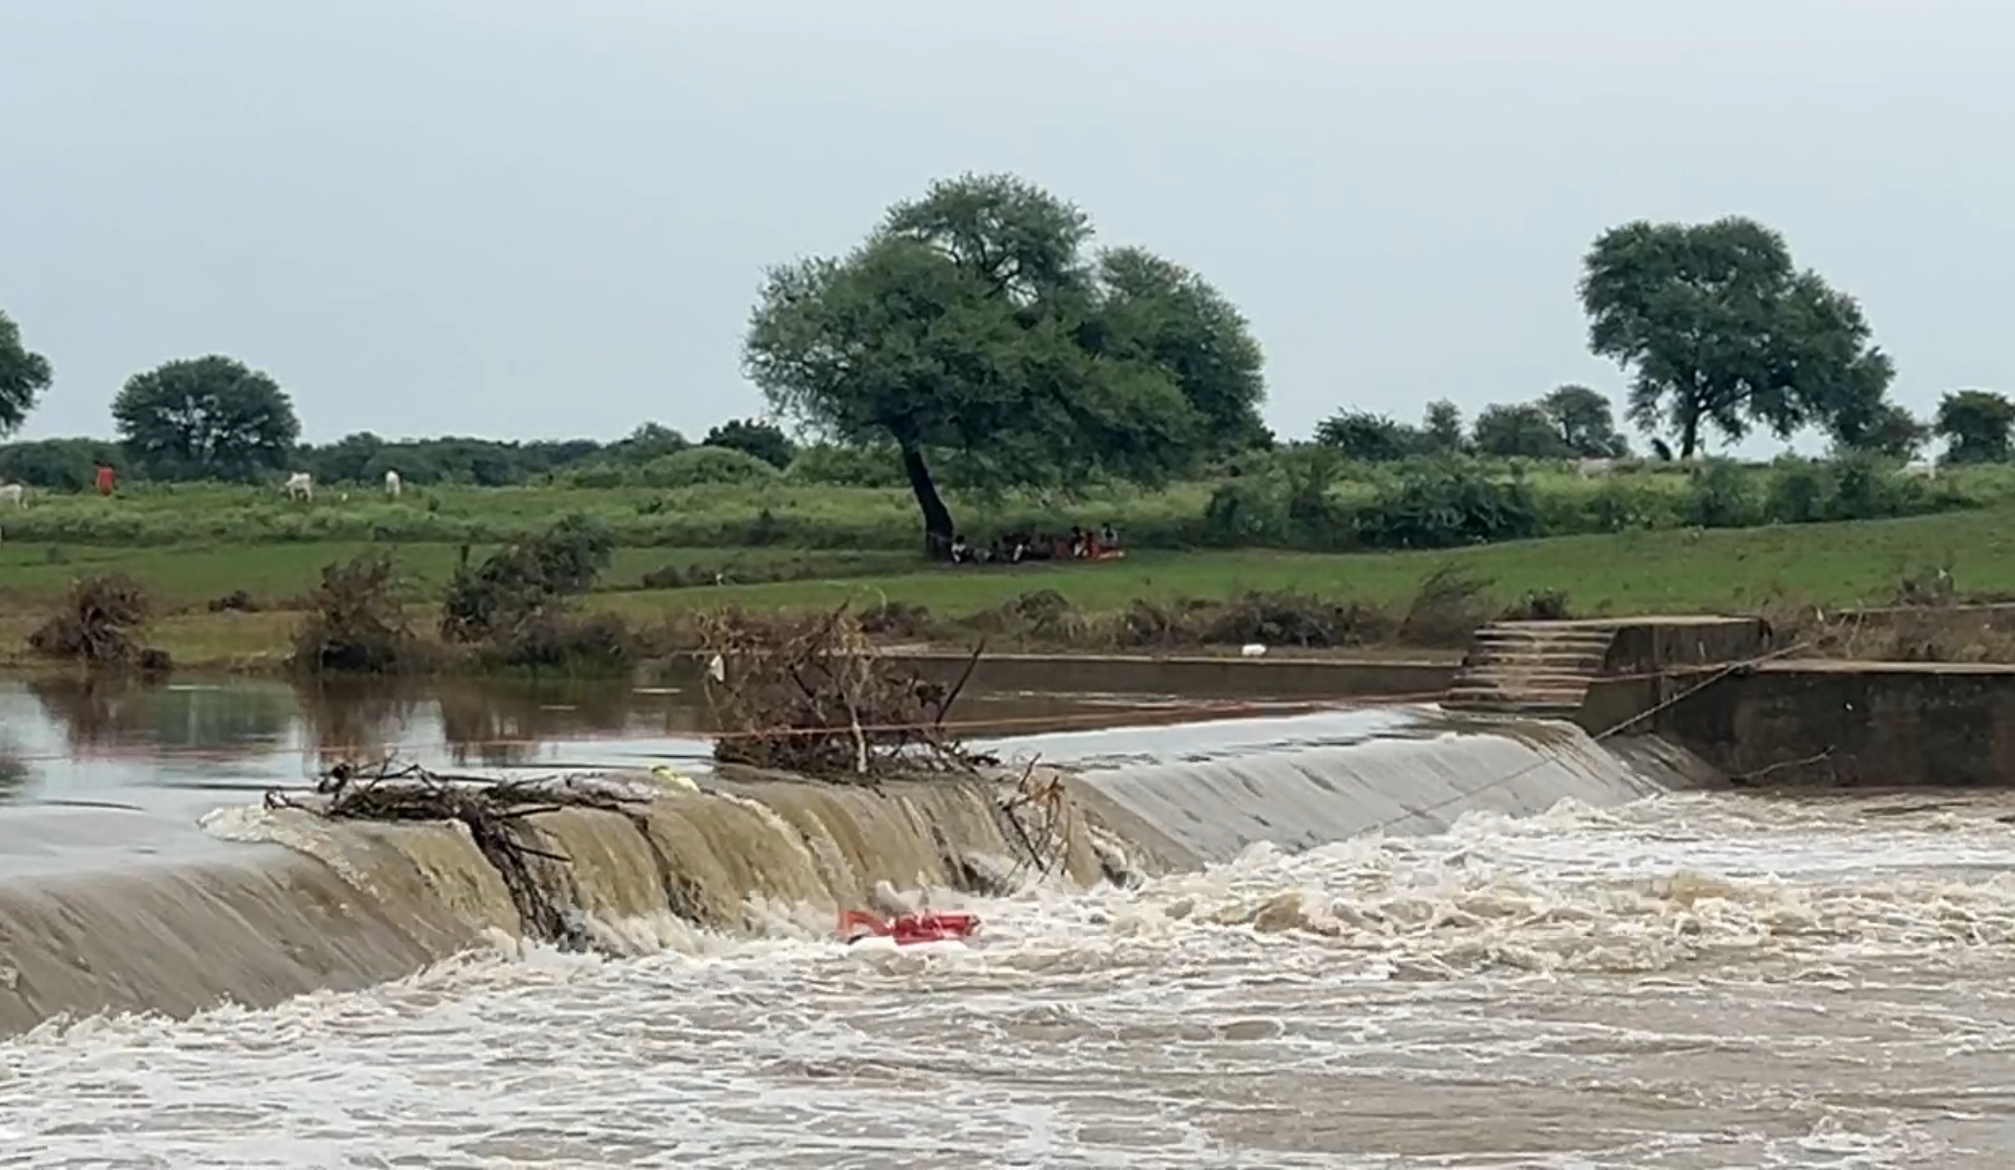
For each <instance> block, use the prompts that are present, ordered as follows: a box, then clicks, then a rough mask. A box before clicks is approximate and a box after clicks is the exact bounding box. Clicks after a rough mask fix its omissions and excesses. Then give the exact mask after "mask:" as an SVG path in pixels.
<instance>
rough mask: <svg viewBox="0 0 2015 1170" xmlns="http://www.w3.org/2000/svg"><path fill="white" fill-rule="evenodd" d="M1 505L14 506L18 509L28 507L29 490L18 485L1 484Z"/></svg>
mask: <svg viewBox="0 0 2015 1170" xmlns="http://www.w3.org/2000/svg"><path fill="white" fill-rule="evenodd" d="M0 504H12V505H14V506H15V507H17V508H25V507H27V506H28V489H27V488H25V487H22V486H21V485H20V484H18V483H0Z"/></svg>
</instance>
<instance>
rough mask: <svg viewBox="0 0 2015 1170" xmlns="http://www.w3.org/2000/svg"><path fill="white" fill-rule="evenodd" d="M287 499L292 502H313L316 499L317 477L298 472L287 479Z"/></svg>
mask: <svg viewBox="0 0 2015 1170" xmlns="http://www.w3.org/2000/svg"><path fill="white" fill-rule="evenodd" d="M287 498H288V499H290V500H312V499H314V498H315V477H314V476H312V475H309V474H308V473H307V472H305V471H297V472H295V473H294V474H292V475H290V476H288V477H287Z"/></svg>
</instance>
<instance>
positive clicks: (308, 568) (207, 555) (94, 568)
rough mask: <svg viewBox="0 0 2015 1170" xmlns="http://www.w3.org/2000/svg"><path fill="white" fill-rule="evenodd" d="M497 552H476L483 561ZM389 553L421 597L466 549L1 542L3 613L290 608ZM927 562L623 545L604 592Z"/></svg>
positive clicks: (476, 548)
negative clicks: (661, 572) (115, 602)
mask: <svg viewBox="0 0 2015 1170" xmlns="http://www.w3.org/2000/svg"><path fill="white" fill-rule="evenodd" d="M495 548H496V546H494V545H472V546H471V548H470V553H469V555H470V557H471V558H472V559H476V560H480V559H481V558H482V557H483V556H484V555H485V554H487V553H489V552H491V551H493V550H494V549H495ZM372 551H380V552H386V553H390V554H391V555H392V556H393V557H394V558H395V559H396V560H397V561H398V563H399V566H400V569H401V571H402V572H403V573H404V575H405V576H406V578H407V580H408V582H409V583H410V584H411V585H412V586H413V588H414V589H416V590H421V591H433V590H436V589H438V588H439V587H440V586H441V585H443V584H444V583H446V581H447V580H448V577H449V576H450V575H451V574H453V572H454V571H455V565H456V564H457V563H458V560H459V557H460V548H459V546H458V545H453V544H373V543H371V542H369V541H326V542H316V543H310V544H214V543H212V544H202V545H183V546H175V545H170V546H165V547H140V548H108V547H103V546H94V545H62V544H53V545H52V544H39V543H28V542H22V541H15V542H8V543H0V607H4V606H5V605H6V604H7V603H8V602H9V601H10V600H11V601H13V602H15V603H17V604H28V605H40V604H46V603H48V602H49V601H52V600H54V599H55V598H56V597H57V596H59V595H61V594H62V592H63V591H64V590H65V589H67V588H69V586H70V583H71V582H72V581H74V580H76V579H77V578H79V577H85V576H90V575H93V574H97V573H113V572H118V573H125V574H127V575H129V576H131V577H133V578H134V579H135V580H137V581H139V582H140V583H141V584H142V585H144V586H145V587H146V589H147V592H148V594H149V596H150V597H151V598H153V600H154V601H155V603H156V604H157V605H158V606H160V607H162V608H163V609H170V610H172V609H175V608H179V607H183V606H192V605H202V604H203V603H205V602H207V601H209V600H211V599H212V598H217V597H222V596H224V595H226V594H228V593H231V592H232V591H234V590H239V589H242V590H244V591H245V592H246V593H249V594H251V595H252V597H253V598H255V599H257V600H258V601H259V602H260V603H261V604H264V605H285V604H287V603H289V602H292V601H293V600H295V599H297V598H299V597H301V596H302V595H304V594H306V593H308V592H309V591H310V590H312V589H314V588H315V586H316V584H317V583H318V582H319V581H320V580H321V576H322V568H323V566H325V565H329V564H335V563H339V562H342V561H347V560H349V559H350V558H352V557H355V556H357V555H358V554H360V553H365V552H372ZM919 559H921V558H919V557H916V556H914V555H911V554H901V553H878V552H864V553H843V552H819V553H805V552H802V551H799V550H795V549H777V548H724V549H710V548H678V549H664V548H621V549H617V550H616V551H615V555H614V557H613V558H612V560H611V563H610V566H609V570H608V572H606V573H604V574H603V577H602V584H601V587H602V588H604V589H609V590H623V589H637V588H641V587H642V580H643V576H644V574H645V573H648V572H651V571H652V570H655V569H661V568H664V567H666V566H672V565H676V566H680V567H682V568H686V567H694V566H700V567H704V568H706V569H709V570H713V571H718V572H721V573H723V574H724V575H725V576H727V578H728V579H729V580H733V579H734V577H735V575H736V573H737V572H742V571H746V572H748V573H750V574H751V575H760V574H761V573H763V572H765V571H774V570H776V569H778V568H780V567H783V566H786V565H790V564H792V563H796V562H809V563H810V564H812V565H814V566H816V568H817V569H818V571H820V572H822V573H828V574H847V573H861V572H870V571H882V572H886V571H890V570H892V569H900V568H902V567H903V566H905V565H907V564H908V563H910V562H911V561H913V560H919Z"/></svg>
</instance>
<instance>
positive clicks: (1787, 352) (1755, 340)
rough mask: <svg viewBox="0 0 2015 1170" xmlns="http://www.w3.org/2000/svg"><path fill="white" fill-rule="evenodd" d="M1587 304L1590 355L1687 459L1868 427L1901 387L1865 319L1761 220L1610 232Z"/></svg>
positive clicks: (1588, 282)
mask: <svg viewBox="0 0 2015 1170" xmlns="http://www.w3.org/2000/svg"><path fill="white" fill-rule="evenodd" d="M1580 293H1581V303H1582V307H1583V309H1584V310H1585V311H1586V312H1587V314H1588V320H1589V330H1588V337H1589V347H1590V349H1592V350H1593V351H1594V352H1595V353H1596V354H1597V355H1598V356H1601V357H1606V358H1609V359H1611V360H1613V361H1615V362H1616V363H1617V364H1618V365H1619V366H1621V367H1622V368H1623V369H1624V370H1625V372H1627V373H1629V374H1630V375H1631V377H1632V383H1631V390H1630V407H1629V414H1630V417H1631V420H1632V421H1633V422H1635V423H1637V425H1638V426H1640V427H1642V428H1643V429H1644V430H1645V431H1647V432H1652V433H1656V432H1658V431H1661V430H1666V429H1667V428H1669V430H1668V431H1667V433H1669V434H1672V435H1674V436H1676V437H1677V439H1678V441H1679V453H1680V457H1681V458H1687V457H1690V456H1692V455H1693V454H1694V453H1695V452H1696V451H1697V450H1698V449H1699V447H1700V441H1701V438H1702V435H1703V432H1704V431H1705V430H1706V429H1707V428H1710V427H1711V428H1713V429H1714V430H1716V431H1719V432H1720V433H1721V434H1723V435H1725V436H1726V437H1727V438H1729V439H1731V440H1739V439H1741V438H1743V437H1744V436H1746V435H1747V434H1749V433H1750V431H1751V430H1752V429H1754V428H1757V427H1762V428H1766V429H1768V430H1769V431H1771V432H1772V433H1774V434H1776V435H1778V436H1779V437H1783V438H1788V437H1789V436H1790V435H1791V434H1792V433H1793V432H1794V431H1797V430H1799V429H1800V428H1802V427H1805V426H1808V425H1817V426H1821V427H1826V428H1827V429H1829V430H1834V431H1836V433H1837V432H1838V431H1839V430H1840V429H1842V428H1843V427H1844V428H1846V429H1850V430H1851V429H1854V428H1856V427H1858V426H1861V425H1865V424H1866V423H1871V422H1873V421H1874V420H1875V419H1876V418H1877V416H1878V413H1879V410H1880V407H1881V405H1882V404H1883V402H1884V395H1885V394H1886V393H1887V391H1888V388H1889V384H1890V382H1891V381H1892V380H1893V379H1894V377H1895V368H1894V366H1893V364H1892V363H1891V362H1890V360H1889V357H1888V355H1886V354H1884V353H1883V352H1882V351H1881V350H1880V349H1879V348H1876V347H1874V346H1873V345H1871V344H1870V342H1869V336H1870V331H1869V327H1868V322H1867V320H1866V318H1865V317H1864V316H1863V315H1862V312H1861V307H1860V305H1859V304H1857V303H1856V302H1855V300H1854V299H1853V298H1852V297H1849V296H1847V295H1846V294H1845V293H1841V292H1839V291H1836V290H1835V289H1833V288H1831V287H1830V286H1828V285H1827V283H1826V282H1825V281H1824V280H1822V279H1821V278H1820V277H1819V276H1818V275H1817V274H1816V273H1814V272H1812V271H1810V270H1800V269H1798V268H1797V267H1796V266H1795V265H1794V264H1793V263H1792V260H1791V253H1790V250H1789V249H1788V248H1787V247H1786V245H1785V243H1784V239H1783V237H1782V236H1780V235H1778V234H1777V233H1776V232H1774V231H1772V230H1771V229H1769V228H1767V227H1764V226H1763V225H1761V224H1759V223H1756V222H1755V221H1753V220H1748V219H1742V218H1739V217H1730V218H1726V219H1720V220H1715V221H1713V222H1711V223H1703V224H1683V223H1656V224H1655V223H1649V222H1645V221H1637V222H1633V223H1627V224H1624V225H1622V226H1621V227H1616V228H1612V229H1610V230H1609V231H1606V232H1604V233H1603V234H1602V235H1601V236H1599V237H1597V238H1596V240H1595V243H1594V245H1593V246H1592V247H1591V248H1590V249H1589V251H1588V254H1587V255H1586V256H1585V257H1584V259H1583V273H1582V279H1581V286H1580Z"/></svg>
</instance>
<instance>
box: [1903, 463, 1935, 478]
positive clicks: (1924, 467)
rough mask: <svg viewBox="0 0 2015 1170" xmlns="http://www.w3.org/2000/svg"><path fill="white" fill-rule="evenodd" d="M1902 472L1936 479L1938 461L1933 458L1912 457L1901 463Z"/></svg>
mask: <svg viewBox="0 0 2015 1170" xmlns="http://www.w3.org/2000/svg"><path fill="white" fill-rule="evenodd" d="M1903 474H1905V475H1914V476H1916V477H1917V478H1918V479H1937V478H1938V461H1937V460H1935V459H1912V460H1911V461H1910V462H1908V463H1905V464H1904V465H1903Z"/></svg>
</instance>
